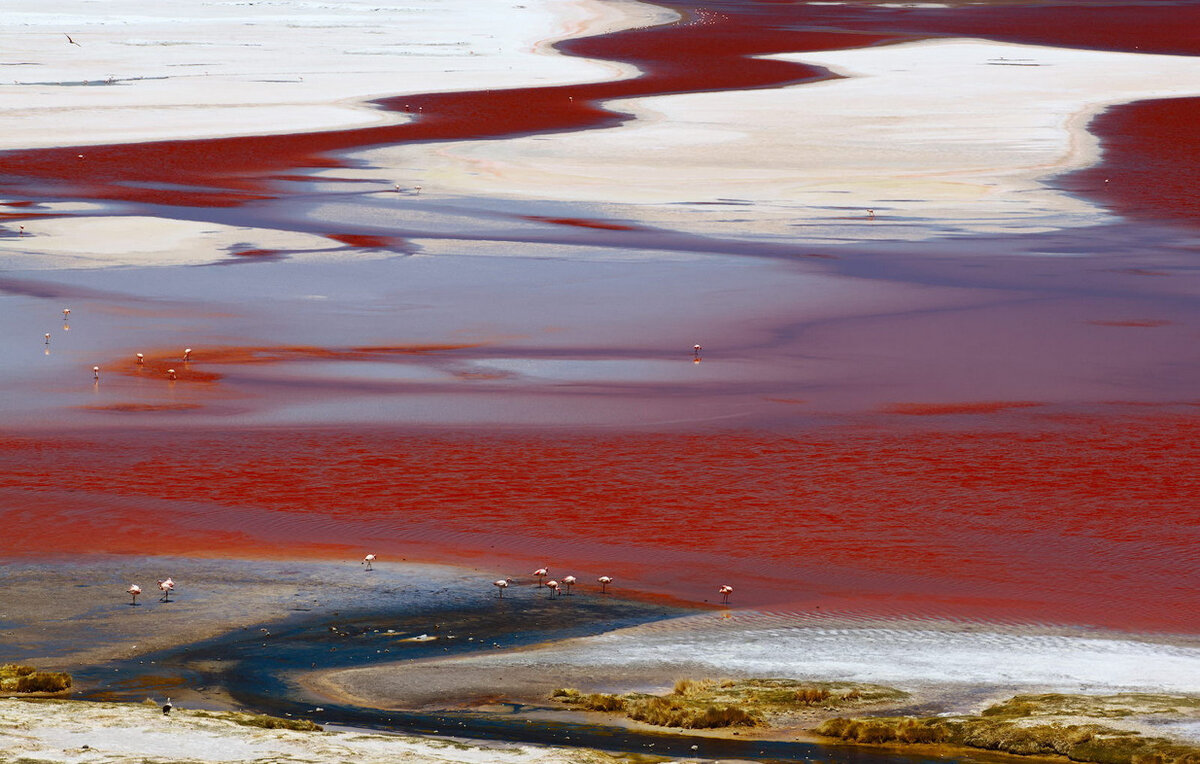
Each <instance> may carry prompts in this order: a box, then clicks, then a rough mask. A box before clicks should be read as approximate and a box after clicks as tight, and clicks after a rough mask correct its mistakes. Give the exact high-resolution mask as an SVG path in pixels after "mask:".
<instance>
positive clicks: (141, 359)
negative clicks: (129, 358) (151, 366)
mask: <svg viewBox="0 0 1200 764" xmlns="http://www.w3.org/2000/svg"><path fill="white" fill-rule="evenodd" d="M135 357H136V358H137V364H138V366H141V365H142V364H144V363H146V356H144V355H142V354H141V353H138V354H137V355H136V356H135Z"/></svg>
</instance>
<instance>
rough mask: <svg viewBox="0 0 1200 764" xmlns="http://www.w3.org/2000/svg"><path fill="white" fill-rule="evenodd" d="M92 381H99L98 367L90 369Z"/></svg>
mask: <svg viewBox="0 0 1200 764" xmlns="http://www.w3.org/2000/svg"><path fill="white" fill-rule="evenodd" d="M92 379H100V367H99V366H93V367H92Z"/></svg>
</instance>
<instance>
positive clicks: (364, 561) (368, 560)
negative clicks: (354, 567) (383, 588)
mask: <svg viewBox="0 0 1200 764" xmlns="http://www.w3.org/2000/svg"><path fill="white" fill-rule="evenodd" d="M373 562H375V555H373V554H369V555H367V556H366V557H364V558H363V559H362V562H360V563H359V565H366V566H367V570H374V568H372V567H371V563H373Z"/></svg>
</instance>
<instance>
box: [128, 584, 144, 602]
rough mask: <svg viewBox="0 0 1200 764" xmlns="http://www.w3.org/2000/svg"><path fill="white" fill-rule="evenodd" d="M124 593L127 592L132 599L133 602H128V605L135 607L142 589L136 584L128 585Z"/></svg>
mask: <svg viewBox="0 0 1200 764" xmlns="http://www.w3.org/2000/svg"><path fill="white" fill-rule="evenodd" d="M125 591H127V592H129V596H130V597H133V602H130V603H129V604H130V605H136V604H137V596H138V595H139V594H141V593H142V587H140V586H138V585H137V584H130V585H129V588H128V589H126V590H125Z"/></svg>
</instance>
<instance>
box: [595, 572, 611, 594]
mask: <svg viewBox="0 0 1200 764" xmlns="http://www.w3.org/2000/svg"><path fill="white" fill-rule="evenodd" d="M596 580H597V581H599V582H600V593H601V594H607V593H608V585H609V584H611V583H612V576H600V577H599V578H597V579H596Z"/></svg>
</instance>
